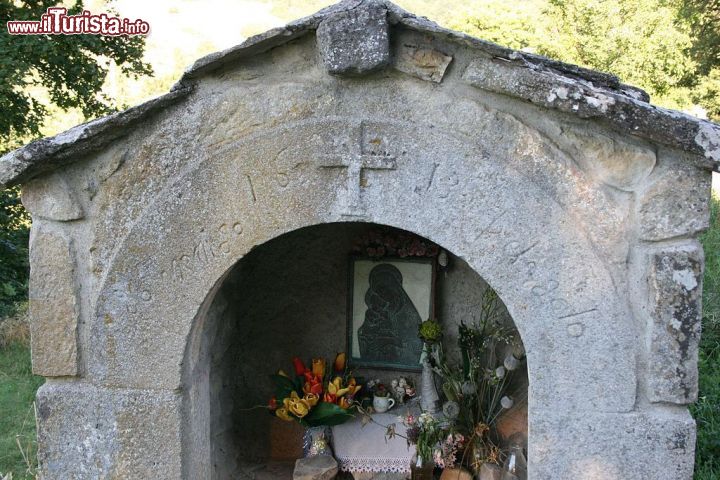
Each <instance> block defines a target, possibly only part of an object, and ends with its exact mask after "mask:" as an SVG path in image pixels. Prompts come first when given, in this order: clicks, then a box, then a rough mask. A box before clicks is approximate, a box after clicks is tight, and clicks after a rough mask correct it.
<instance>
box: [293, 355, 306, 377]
mask: <svg viewBox="0 0 720 480" xmlns="http://www.w3.org/2000/svg"><path fill="white" fill-rule="evenodd" d="M293 366H294V367H295V374H296V375H297V376H298V377H300V376H302V375H305V372H307V368H306V367H305V364H304V363H303V361H302V360H300V357H295V358H293Z"/></svg>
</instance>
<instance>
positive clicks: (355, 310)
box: [348, 257, 436, 371]
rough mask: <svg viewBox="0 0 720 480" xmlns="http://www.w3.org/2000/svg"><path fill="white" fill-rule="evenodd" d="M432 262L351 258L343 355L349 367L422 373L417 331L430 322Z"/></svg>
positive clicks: (408, 259) (433, 266) (433, 297)
mask: <svg viewBox="0 0 720 480" xmlns="http://www.w3.org/2000/svg"><path fill="white" fill-rule="evenodd" d="M435 264H436V259H435V258H393V257H389V258H387V257H386V258H382V259H372V258H367V257H353V258H351V260H350V268H349V272H350V275H349V288H348V292H349V295H348V297H349V299H348V352H350V363H351V364H352V365H353V366H354V367H372V368H387V369H394V370H411V371H419V370H421V365H420V355H421V353H422V347H423V345H422V341H421V340H420V338H419V337H418V327H419V325H420V323H421V322H423V321H425V320H427V319H428V318H434V313H435Z"/></svg>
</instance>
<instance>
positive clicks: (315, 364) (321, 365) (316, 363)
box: [312, 358, 325, 378]
mask: <svg viewBox="0 0 720 480" xmlns="http://www.w3.org/2000/svg"><path fill="white" fill-rule="evenodd" d="M312 373H313V375H317V376H318V377H320V378H322V377H324V376H325V359H324V358H313V359H312Z"/></svg>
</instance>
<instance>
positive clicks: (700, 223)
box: [638, 161, 712, 240]
mask: <svg viewBox="0 0 720 480" xmlns="http://www.w3.org/2000/svg"><path fill="white" fill-rule="evenodd" d="M652 178H653V179H654V180H653V183H651V184H650V186H649V187H647V189H646V190H645V191H644V192H643V193H642V195H641V196H640V197H639V200H638V221H639V223H640V238H642V239H643V240H663V239H666V238H673V237H678V236H682V235H693V234H695V233H697V232H700V231H702V230H705V229H706V228H708V225H709V221H710V187H711V182H712V175H711V173H710V172H709V171H706V170H702V169H699V168H697V167H695V166H693V165H691V164H690V163H689V162H684V161H677V162H673V163H671V164H667V165H664V166H663V167H662V168H659V169H658V170H657V171H656V173H655V174H654V175H653V177H652Z"/></svg>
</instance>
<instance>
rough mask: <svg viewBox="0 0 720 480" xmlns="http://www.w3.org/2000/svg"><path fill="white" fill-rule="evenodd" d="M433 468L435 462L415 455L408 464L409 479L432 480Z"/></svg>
mask: <svg viewBox="0 0 720 480" xmlns="http://www.w3.org/2000/svg"><path fill="white" fill-rule="evenodd" d="M434 468H435V463H434V462H433V461H426V460H423V458H422V457H420V456H418V455H415V456H414V457H413V459H412V463H411V464H410V480H433V469H434Z"/></svg>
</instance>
